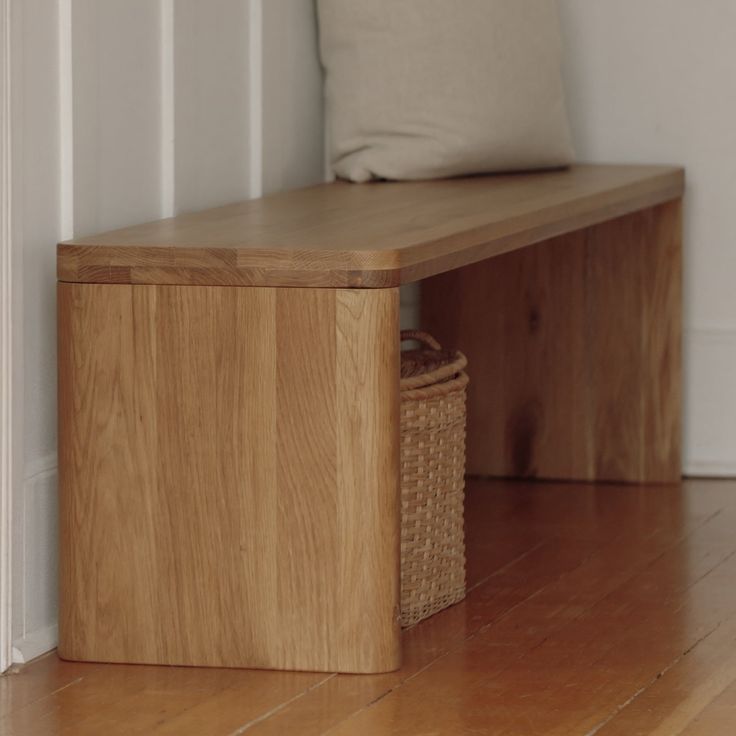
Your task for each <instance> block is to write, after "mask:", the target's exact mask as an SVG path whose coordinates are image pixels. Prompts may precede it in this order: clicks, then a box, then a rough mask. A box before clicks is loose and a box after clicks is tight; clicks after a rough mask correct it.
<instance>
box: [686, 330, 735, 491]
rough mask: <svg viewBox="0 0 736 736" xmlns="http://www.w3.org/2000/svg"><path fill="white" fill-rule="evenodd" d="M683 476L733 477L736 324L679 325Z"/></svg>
mask: <svg viewBox="0 0 736 736" xmlns="http://www.w3.org/2000/svg"><path fill="white" fill-rule="evenodd" d="M685 346H686V351H685V370H686V381H685V434H686V436H685V442H684V447H685V458H684V468H683V472H684V474H685V476H690V477H707V478H736V372H734V368H733V366H736V327H730V326H728V325H723V324H701V325H695V326H693V327H689V328H686V330H685Z"/></svg>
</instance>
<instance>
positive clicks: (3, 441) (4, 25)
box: [0, 0, 17, 672]
mask: <svg viewBox="0 0 736 736" xmlns="http://www.w3.org/2000/svg"><path fill="white" fill-rule="evenodd" d="M11 40H12V18H11V7H10V0H0V49H2V50H1V51H0V198H1V201H0V672H4V671H5V670H6V669H7V668H8V667H9V666H10V663H11V638H12V607H11V606H12V602H11V592H12V533H11V532H12V525H11V518H12V499H13V489H14V478H15V473H16V469H15V467H14V460H15V445H14V437H15V435H14V432H13V429H14V424H15V416H14V407H13V380H14V377H15V370H14V360H15V358H16V356H15V354H14V347H15V346H14V330H13V318H14V316H15V315H14V306H15V305H14V299H15V286H14V282H15V283H17V282H16V281H15V277H16V273H15V270H16V269H15V262H14V258H13V255H14V254H13V216H12V215H13V200H12V190H13V187H12V136H11V133H12V109H11V108H12V95H13V89H12V87H13V85H12V69H11V62H12V57H11V55H12V49H13V46H12V44H11Z"/></svg>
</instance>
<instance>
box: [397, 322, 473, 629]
mask: <svg viewBox="0 0 736 736" xmlns="http://www.w3.org/2000/svg"><path fill="white" fill-rule="evenodd" d="M401 339H402V342H403V341H404V340H417V341H419V342H420V343H421V344H422V347H421V348H420V349H418V350H410V351H404V352H402V354H401V356H402V357H401V512H402V515H401V625H402V626H404V627H406V626H411V625H413V624H415V623H417V622H418V621H421V620H422V619H424V618H427V617H428V616H431V615H432V614H433V613H437V611H440V610H442V609H443V608H446V607H447V606H450V605H452V604H453V603H457V601H459V600H462V599H463V598H464V597H465V536H464V530H463V500H464V489H465V387H466V386H467V383H468V377H467V375H466V374H465V372H464V371H463V369H464V368H465V366H466V364H467V360H466V359H465V356H464V355H463V354H462V353H460V352H447V351H443V350H442V349H441V347H440V345H439V344H438V343H437V341H436V340H435V339H434V338H433V337H431V336H430V335H427V334H426V333H423V332H416V331H404V332H402V333H401Z"/></svg>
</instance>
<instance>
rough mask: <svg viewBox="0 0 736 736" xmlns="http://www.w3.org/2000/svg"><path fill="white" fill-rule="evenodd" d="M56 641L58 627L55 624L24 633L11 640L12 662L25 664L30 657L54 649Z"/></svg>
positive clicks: (57, 640)
mask: <svg viewBox="0 0 736 736" xmlns="http://www.w3.org/2000/svg"><path fill="white" fill-rule="evenodd" d="M58 643H59V627H58V625H56V624H55V625H53V626H47V627H46V628H43V629H39V630H38V631H34V632H32V633H30V634H26V635H24V636H23V637H22V638H20V639H16V640H15V641H14V642H13V649H12V662H13V664H26V663H27V662H30V661H31V660H32V659H36V657H40V656H41V655H42V654H46V652H50V651H51V650H52V649H56V646H57V645H58Z"/></svg>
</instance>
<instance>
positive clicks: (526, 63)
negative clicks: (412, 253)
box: [318, 0, 573, 182]
mask: <svg viewBox="0 0 736 736" xmlns="http://www.w3.org/2000/svg"><path fill="white" fill-rule="evenodd" d="M318 12H319V25H320V52H321V56H322V64H323V66H324V68H325V75H326V76H325V94H326V104H327V124H328V130H329V135H330V145H331V161H332V167H333V170H334V172H335V173H336V174H337V175H338V176H340V177H342V178H345V179H351V180H352V181H358V182H362V181H368V180H370V179H377V178H378V179H428V178H438V177H448V176H457V175H461V174H476V173H483V172H495V171H514V170H521V169H541V168H553V167H559V166H564V165H566V164H569V163H571V161H572V158H573V151H572V146H571V142H570V133H569V128H568V121H567V114H566V110H565V102H564V94H563V87H562V79H561V73H560V63H561V41H560V30H559V18H558V13H557V4H556V1H555V0H318Z"/></svg>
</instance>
